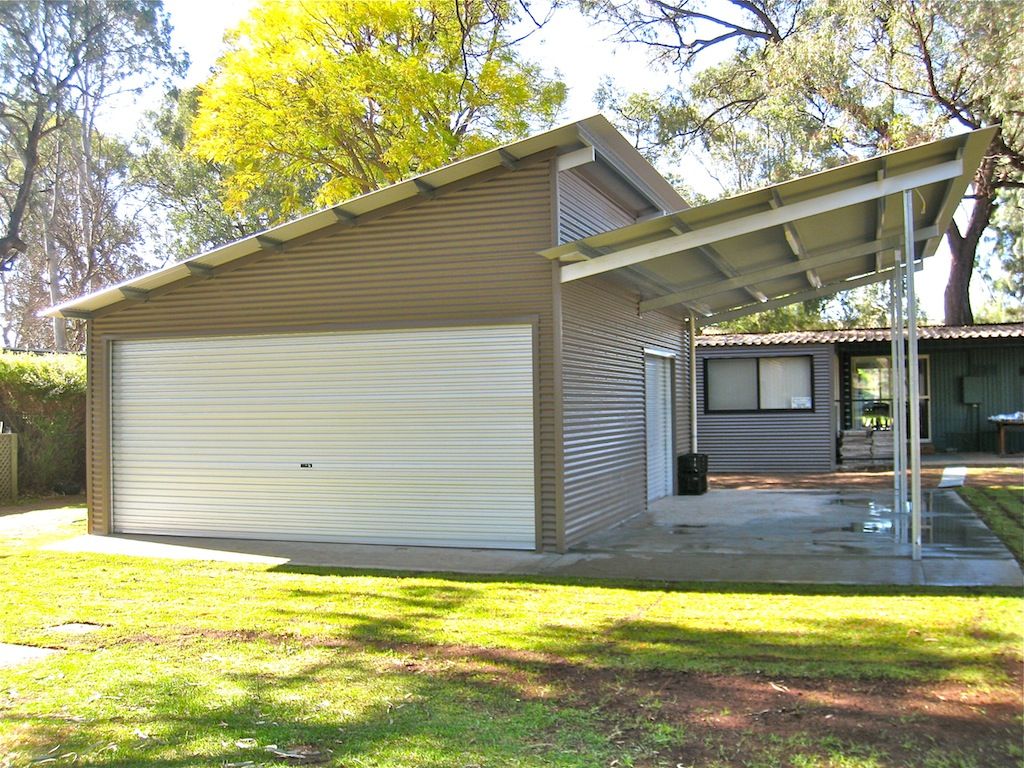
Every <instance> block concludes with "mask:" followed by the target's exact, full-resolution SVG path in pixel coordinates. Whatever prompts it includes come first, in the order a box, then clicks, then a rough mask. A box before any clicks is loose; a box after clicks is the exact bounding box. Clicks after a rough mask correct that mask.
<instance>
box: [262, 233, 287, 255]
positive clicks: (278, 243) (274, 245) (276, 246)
mask: <svg viewBox="0 0 1024 768" xmlns="http://www.w3.org/2000/svg"><path fill="white" fill-rule="evenodd" d="M256 242H257V243H259V244H260V247H262V248H263V250H265V251H283V250H284V241H283V240H278V239H277V238H276V237H271V236H270V235H256Z"/></svg>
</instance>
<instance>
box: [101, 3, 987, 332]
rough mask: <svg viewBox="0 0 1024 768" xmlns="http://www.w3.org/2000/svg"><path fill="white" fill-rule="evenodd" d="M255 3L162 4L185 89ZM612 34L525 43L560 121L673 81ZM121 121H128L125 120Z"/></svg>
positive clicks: (698, 176)
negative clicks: (557, 99) (602, 97)
mask: <svg viewBox="0 0 1024 768" xmlns="http://www.w3.org/2000/svg"><path fill="white" fill-rule="evenodd" d="M252 5H254V2H253V0H205V1H203V0H164V7H165V9H166V10H167V11H168V13H169V14H170V16H171V22H172V24H173V25H174V32H173V39H174V42H175V44H176V45H178V46H180V47H181V48H183V49H184V50H186V51H188V53H189V56H190V59H191V66H190V68H189V72H188V74H187V76H186V81H185V82H186V84H188V85H192V84H195V83H198V82H200V81H202V80H203V79H205V77H206V76H207V75H208V74H209V72H210V69H211V68H212V67H213V66H214V64H215V63H216V59H217V55H218V53H219V51H220V49H221V42H222V39H223V36H224V33H225V32H226V31H227V30H229V29H231V28H232V27H234V26H235V25H236V24H237V23H238V22H239V21H241V19H242V18H244V17H245V15H246V14H247V12H248V10H249V9H250V8H251V7H252ZM613 34H614V29H612V28H611V27H609V26H607V25H598V24H595V23H594V22H593V21H592V20H589V19H585V18H584V17H582V16H581V15H580V14H579V13H578V12H577V11H576V10H575V9H574V8H563V9H560V10H558V11H557V12H556V13H555V14H554V15H553V17H552V18H551V20H550V21H549V22H548V24H547V25H546V26H545V27H544V28H543V29H541V30H540V31H539V32H536V33H535V34H533V35H531V36H530V37H528V38H527V39H526V40H525V41H524V42H523V43H522V47H521V54H522V55H523V56H524V57H525V58H528V59H531V60H533V61H536V62H537V63H539V64H540V65H541V66H542V67H543V68H544V70H545V71H547V72H549V73H553V72H555V71H557V72H558V73H559V75H560V76H561V79H562V80H563V82H565V83H566V85H567V86H568V91H569V94H568V100H567V103H566V106H565V110H564V113H563V120H562V122H566V123H567V122H571V121H573V120H578V119H581V118H584V117H589V116H590V115H593V114H595V113H597V112H598V111H599V109H598V108H597V105H596V104H595V102H594V94H595V92H596V91H597V89H598V86H599V85H600V83H601V81H602V79H603V78H605V77H611V78H612V79H613V80H614V81H615V82H616V84H617V85H619V86H620V87H622V88H624V89H626V90H627V91H639V90H660V89H661V88H663V87H664V86H667V85H672V84H673V81H674V79H673V77H672V76H671V75H670V74H668V73H666V72H664V71H662V70H661V69H659V68H657V67H652V66H651V65H650V63H649V62H648V60H647V56H646V52H645V51H643V50H641V49H639V48H638V47H636V46H625V45H621V44H616V43H615V41H614V40H613V39H612V38H613ZM159 100H160V94H159V92H156V91H152V92H150V93H148V94H146V95H145V96H144V97H143V99H141V100H140V101H139V103H138V104H136V105H134V107H133V108H134V110H137V111H139V112H140V113H141V109H142V108H145V107H150V108H152V107H156V106H157V104H158V103H159ZM119 122H120V124H122V125H124V124H125V122H124V121H123V119H121V120H119ZM659 170H661V171H663V172H665V171H676V172H680V171H681V172H682V176H683V177H684V178H686V179H687V181H688V183H689V185H690V186H692V187H695V188H698V189H699V188H702V187H705V186H707V185H711V189H710V190H709V191H710V193H711V196H712V197H714V196H718V195H719V194H720V190H719V189H716V188H715V187H716V186H717V185H715V184H714V182H713V181H712V180H711V178H710V176H708V174H707V173H706V171H704V170H703V168H702V167H701V165H700V164H699V163H698V162H696V161H694V162H690V163H686V162H684V163H683V167H682V168H679V167H676V168H669V167H660V168H659ZM949 266H950V255H949V251H948V249H947V248H946V245H945V241H943V243H942V245H941V246H940V248H939V250H938V252H937V253H936V255H935V256H934V257H932V258H930V259H928V260H927V262H926V263H925V268H924V270H923V271H922V272H921V273H919V274H918V279H917V286H918V294H919V301H920V303H921V305H922V307H923V308H924V310H925V312H926V313H927V315H928V317H929V319H930V320H932V321H936V322H938V321H941V319H942V315H943V306H942V296H943V290H944V288H945V284H946V279H947V277H948V274H949ZM980 283H981V281H980V280H979V279H977V278H976V279H975V280H974V281H972V294H973V293H975V292H977V296H974V297H973V303H974V306H975V308H977V307H978V306H979V305H980V304H981V303H982V302H983V301H984V299H985V298H986V295H985V294H984V292H983V289H982V286H980V285H979V284H980Z"/></svg>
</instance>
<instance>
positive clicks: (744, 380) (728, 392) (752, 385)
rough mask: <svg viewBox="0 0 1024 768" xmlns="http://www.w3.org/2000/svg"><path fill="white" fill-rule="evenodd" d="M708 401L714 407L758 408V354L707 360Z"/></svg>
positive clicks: (723, 409) (722, 409)
mask: <svg viewBox="0 0 1024 768" xmlns="http://www.w3.org/2000/svg"><path fill="white" fill-rule="evenodd" d="M707 402H708V410H711V411H753V410H757V358H756V357H735V358H728V359H724V360H708V367H707Z"/></svg>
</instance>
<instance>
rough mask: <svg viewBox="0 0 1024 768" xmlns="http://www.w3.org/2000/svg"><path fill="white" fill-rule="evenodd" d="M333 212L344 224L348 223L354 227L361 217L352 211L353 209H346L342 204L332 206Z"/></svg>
mask: <svg viewBox="0 0 1024 768" xmlns="http://www.w3.org/2000/svg"><path fill="white" fill-rule="evenodd" d="M331 213H333V214H334V215H335V216H336V217H337V219H338V221H339V222H341V223H342V224H348V225H350V226H353V227H354V226H355V225H356V224H358V223H359V217H358V216H357V215H356V214H354V213H352V211H346V210H345V209H344V208H342V207H341V206H340V205H336V206H334V207H333V208H331Z"/></svg>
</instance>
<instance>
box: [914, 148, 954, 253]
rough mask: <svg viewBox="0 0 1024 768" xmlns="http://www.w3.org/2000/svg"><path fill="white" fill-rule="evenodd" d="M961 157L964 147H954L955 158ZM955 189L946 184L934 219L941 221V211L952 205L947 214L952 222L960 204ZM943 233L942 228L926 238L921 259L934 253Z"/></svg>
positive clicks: (951, 185) (952, 185)
mask: <svg viewBox="0 0 1024 768" xmlns="http://www.w3.org/2000/svg"><path fill="white" fill-rule="evenodd" d="M963 157H964V148H963V147H962V146H960V147H957V148H956V159H957V160H959V161H960V162H963ZM955 191H956V185H955V184H949V185H947V187H946V192H945V194H943V196H942V203H941V204H940V205H939V208H938V213H936V214H935V221H942V219H943V212H944V211H945V210H946V209H947V208H949V207H952V209H953V210H952V212H951V213H950V214H949V221H950V223H951V224H952V222H953V213H955V212H956V208H957V206H958V205H960V201H959V200H956V199H954V197H955V195H954V194H953V193H954V192H955ZM945 234H946V232H945V230H943V231H942V232H937V233H936V234H935V236H934V237H930V238H928V240H927V241H926V242H925V244H924V247H923V248H922V249H921V258H922V259H927V258H928V257H929V256H931V255H932V254H934V253H935V250H936V249H937V248H938V247H939V242H940V241H941V240H942V237H943V235H945Z"/></svg>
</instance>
